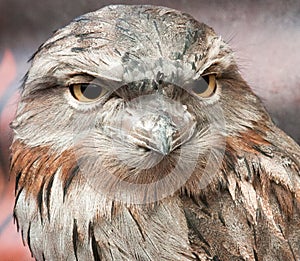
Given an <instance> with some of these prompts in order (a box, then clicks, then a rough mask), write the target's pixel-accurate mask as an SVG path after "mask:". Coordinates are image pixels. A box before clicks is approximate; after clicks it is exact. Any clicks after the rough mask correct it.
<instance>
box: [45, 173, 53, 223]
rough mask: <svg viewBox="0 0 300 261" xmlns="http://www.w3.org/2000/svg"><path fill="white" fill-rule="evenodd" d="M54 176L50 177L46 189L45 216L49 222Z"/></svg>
mask: <svg viewBox="0 0 300 261" xmlns="http://www.w3.org/2000/svg"><path fill="white" fill-rule="evenodd" d="M54 176H55V173H54V174H53V175H52V176H51V177H50V180H49V181H48V184H47V188H46V206H47V215H48V220H49V221H50V197H51V190H52V185H53V181H54Z"/></svg>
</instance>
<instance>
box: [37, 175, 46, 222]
mask: <svg viewBox="0 0 300 261" xmlns="http://www.w3.org/2000/svg"><path fill="white" fill-rule="evenodd" d="M44 187H45V178H43V181H42V184H41V187H40V189H39V192H38V194H37V197H36V200H37V205H38V209H39V212H40V216H41V222H42V223H43V191H44Z"/></svg>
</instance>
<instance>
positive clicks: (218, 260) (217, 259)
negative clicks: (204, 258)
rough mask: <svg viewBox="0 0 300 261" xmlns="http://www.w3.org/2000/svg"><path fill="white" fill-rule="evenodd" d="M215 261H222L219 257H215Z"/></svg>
mask: <svg viewBox="0 0 300 261" xmlns="http://www.w3.org/2000/svg"><path fill="white" fill-rule="evenodd" d="M213 261H221V259H219V257H218V256H214V257H213Z"/></svg>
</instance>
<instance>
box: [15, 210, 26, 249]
mask: <svg viewBox="0 0 300 261" xmlns="http://www.w3.org/2000/svg"><path fill="white" fill-rule="evenodd" d="M13 217H14V223H16V225H17V231H18V232H19V230H20V225H19V221H18V218H17V215H16V212H15V210H14V212H13ZM23 243H24V241H23Z"/></svg>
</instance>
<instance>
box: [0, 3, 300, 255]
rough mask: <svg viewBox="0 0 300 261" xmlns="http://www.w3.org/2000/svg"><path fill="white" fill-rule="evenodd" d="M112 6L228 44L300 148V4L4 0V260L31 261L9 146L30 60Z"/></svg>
mask: <svg viewBox="0 0 300 261" xmlns="http://www.w3.org/2000/svg"><path fill="white" fill-rule="evenodd" d="M113 3H130V4H146V3H147V4H156V5H164V6H168V7H171V8H176V9H179V10H182V11H185V12H188V13H190V14H192V15H193V16H194V17H195V18H197V19H198V20H200V21H202V22H205V23H207V24H209V25H210V26H212V27H213V28H214V29H215V30H216V32H217V33H219V34H220V35H222V36H223V38H224V39H225V40H226V41H229V42H230V44H231V46H232V47H233V49H234V50H235V52H236V57H237V60H238V63H239V65H240V68H241V73H242V74H243V76H244V78H245V79H246V80H247V81H248V82H249V83H250V85H251V86H252V88H253V90H254V91H255V92H256V93H257V94H258V95H259V96H260V97H261V98H263V100H264V103H265V105H266V107H267V108H268V110H269V111H270V113H271V115H272V117H273V119H274V121H275V122H276V123H277V125H279V126H280V127H281V128H282V129H284V130H285V131H286V132H287V133H288V134H289V135H291V136H292V137H293V138H294V139H295V140H296V141H297V142H298V143H300V117H299V114H300V73H299V71H300V69H299V68H300V51H299V50H300V49H299V48H300V1H297V0H287V1H284V0H282V1H272V0H266V1H249V0H248V1H239V2H238V1H221V0H218V1H217V0H212V1H203V0H200V1H199V0H195V1H183V0H181V1H101V0H100V1H99V0H72V1H71V0H70V1H59V0H52V1H41V0H10V1H7V0H6V1H4V0H0V260H4V261H5V260H12V261H13V260H25V261H26V260H30V255H29V253H28V251H27V249H26V248H23V247H22V244H21V240H20V235H19V234H17V233H16V232H15V231H16V227H15V225H13V222H12V217H11V214H12V209H13V179H12V182H10V183H8V181H7V180H8V170H7V169H8V162H9V156H8V155H9V154H8V147H9V143H10V139H11V138H10V137H11V133H10V130H9V127H8V123H9V122H10V121H11V119H12V118H13V115H14V111H15V105H16V101H17V94H16V90H17V88H18V86H19V85H20V82H21V79H22V76H23V75H24V74H25V72H26V70H27V69H28V64H27V63H26V61H27V60H28V58H29V57H30V55H31V54H32V53H33V52H34V51H35V50H36V49H37V47H38V46H39V45H40V44H41V43H42V42H43V41H45V40H46V39H47V38H48V37H49V36H50V35H51V32H52V31H53V30H55V29H57V28H59V27H62V26H64V25H66V24H67V23H68V22H69V21H70V20H71V19H73V18H74V17H76V16H78V15H80V14H83V13H85V12H88V11H92V10H96V9H98V8H100V7H102V6H104V5H107V4H113Z"/></svg>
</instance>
